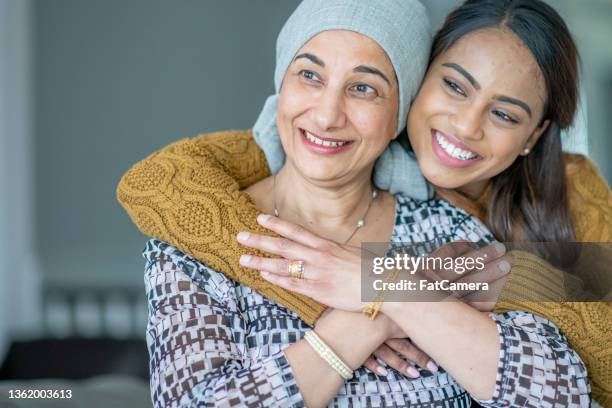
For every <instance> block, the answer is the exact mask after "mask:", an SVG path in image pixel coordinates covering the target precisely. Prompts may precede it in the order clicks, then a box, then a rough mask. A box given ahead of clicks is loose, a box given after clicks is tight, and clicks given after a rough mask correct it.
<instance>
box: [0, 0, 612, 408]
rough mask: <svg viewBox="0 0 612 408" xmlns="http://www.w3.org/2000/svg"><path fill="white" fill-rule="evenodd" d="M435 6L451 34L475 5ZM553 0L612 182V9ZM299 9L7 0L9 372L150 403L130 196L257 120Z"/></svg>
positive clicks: (5, 314)
mask: <svg viewBox="0 0 612 408" xmlns="http://www.w3.org/2000/svg"><path fill="white" fill-rule="evenodd" d="M424 3H425V4H426V5H427V7H428V8H429V10H430V12H431V17H432V20H433V22H434V27H438V26H439V25H440V24H441V22H442V19H443V18H444V16H445V15H446V14H447V13H448V12H449V11H450V10H451V9H452V8H453V7H454V6H456V5H457V4H459V1H457V0H428V1H424ZM549 3H550V4H551V5H553V6H554V7H556V8H557V9H558V10H559V12H560V13H561V14H562V15H563V16H564V17H565V19H566V21H567V23H568V25H569V27H570V29H571V30H572V32H573V34H574V36H575V39H576V41H577V43H578V45H579V49H580V52H581V55H582V64H583V87H584V89H585V90H586V103H587V109H586V112H587V121H588V129H589V149H590V156H591V158H592V159H593V160H594V161H595V162H596V163H597V165H598V166H599V168H600V170H601V172H602V173H603V174H604V176H605V177H606V178H607V180H608V182H610V181H611V180H612V160H610V159H609V158H608V156H610V155H611V154H612V138H611V137H610V134H611V132H612V111H611V108H610V107H611V106H612V47H610V38H612V0H583V1H575V0H550V1H549ZM297 4H298V1H297V0H260V1H252V0H224V1H212V0H211V1H203V0H181V1H180V2H175V1H170V0H0V361H3V360H4V365H3V368H2V371H0V379H3V380H7V381H8V380H12V381H16V380H25V379H32V380H33V379H40V378H69V379H71V380H78V379H83V378H89V377H93V376H96V375H100V374H122V375H127V376H132V377H135V378H140V379H141V380H142V383H143V384H145V387H144V388H143V390H144V392H142V393H140V394H138V396H139V398H141V400H142V399H143V398H145V400H144V401H145V404H146V403H147V402H148V389H147V388H146V382H145V381H146V377H147V366H146V364H147V362H146V357H147V354H146V348H145V345H144V330H145V325H146V315H147V313H146V303H145V300H144V299H145V298H144V286H143V267H144V262H143V259H142V258H141V256H140V253H141V251H142V248H143V246H144V243H145V240H146V238H145V237H144V236H143V235H141V234H140V233H139V232H138V230H137V229H136V228H135V227H134V226H133V225H132V224H131V222H130V220H129V219H128V217H127V215H126V214H125V213H124V212H123V210H122V209H121V207H120V205H119V204H118V203H117V201H116V199H115V187H116V185H117V182H118V181H119V178H120V177H121V175H122V174H123V173H124V172H125V171H126V170H127V169H128V168H129V167H130V166H131V165H132V164H134V163H135V162H137V161H138V160H140V159H142V158H144V157H145V156H147V155H148V154H150V153H151V152H153V151H154V150H157V149H159V148H161V147H162V146H164V145H166V144H168V143H170V142H172V141H173V140H176V139H179V138H183V137H189V136H194V135H196V134H198V133H204V132H209V131H214V130H221V129H231V128H234V129H246V128H250V127H251V126H252V124H253V123H254V121H255V118H256V117H257V114H258V113H259V110H260V108H261V106H262V104H263V101H264V99H265V97H266V96H267V95H268V94H270V93H271V92H272V90H273V69H274V44H275V38H276V35H277V34H278V31H279V30H280V27H281V26H282V24H283V22H284V20H285V19H286V18H287V17H288V15H289V14H290V13H291V11H292V10H293V9H294V8H295V7H296V5H297ZM36 353H38V354H36ZM62 353H64V354H62ZM79 353H80V354H79ZM43 362H44V364H43ZM111 388H112V387H111ZM92 403H93V402H92Z"/></svg>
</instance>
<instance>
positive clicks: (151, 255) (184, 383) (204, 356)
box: [144, 241, 303, 407]
mask: <svg viewBox="0 0 612 408" xmlns="http://www.w3.org/2000/svg"><path fill="white" fill-rule="evenodd" d="M175 251H177V250H176V249H175V248H173V247H171V246H169V245H166V244H164V243H162V242H160V241H150V242H149V243H148V244H147V248H146V250H145V253H144V256H145V259H146V260H147V266H146V271H145V286H146V291H147V298H148V307H149V321H148V325H147V346H148V349H149V357H150V364H149V368H150V374H151V379H150V382H151V398H152V401H153V405H154V406H155V407H167V406H172V407H175V406H181V407H182V406H200V404H202V405H205V406H224V407H244V406H260V405H263V406H275V407H289V406H291V407H293V406H303V400H302V397H301V394H300V392H299V389H298V386H297V383H296V381H295V379H294V377H293V372H292V370H291V366H290V365H289V363H288V361H287V359H286V358H285V355H284V352H283V351H282V350H281V351H278V352H275V353H273V354H271V355H269V356H267V357H263V358H261V357H257V356H251V355H250V354H249V352H248V348H247V344H246V338H247V333H248V331H249V327H248V326H249V325H248V323H247V322H245V320H244V319H243V318H242V316H241V314H240V311H239V309H238V306H237V300H236V296H235V294H234V293H233V284H232V283H231V281H230V280H228V279H227V278H225V277H224V276H223V275H222V274H220V273H217V272H215V271H213V270H210V269H208V268H203V267H202V265H201V264H200V266H197V265H196V264H195V263H189V262H185V261H184V260H181V259H180V258H178V257H176V258H175V257H174V256H173V252H175ZM202 288H203V289H202Z"/></svg>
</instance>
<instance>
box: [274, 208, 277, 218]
mask: <svg viewBox="0 0 612 408" xmlns="http://www.w3.org/2000/svg"><path fill="white" fill-rule="evenodd" d="M274 216H275V217H278V208H276V207H274Z"/></svg>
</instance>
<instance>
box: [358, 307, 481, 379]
mask: <svg viewBox="0 0 612 408" xmlns="http://www.w3.org/2000/svg"><path fill="white" fill-rule="evenodd" d="M485 314H486V315H487V316H489V317H491V315H492V314H491V313H487V312H485ZM379 319H384V320H385V322H384V324H385V326H386V327H387V330H389V331H388V333H389V334H390V336H391V337H390V338H389V339H387V340H386V341H385V342H384V343H383V344H381V346H380V347H378V349H376V351H374V353H373V355H372V356H370V357H369V358H368V359H367V360H366V362H365V363H364V364H363V365H364V367H366V368H368V369H370V371H372V372H373V373H376V374H378V375H380V376H383V377H384V376H386V375H387V374H388V372H387V369H386V368H385V367H383V366H382V365H381V364H379V363H378V361H377V360H376V358H378V359H380V360H382V361H384V362H385V363H386V364H387V365H388V366H389V367H391V368H394V369H395V370H397V371H398V372H400V373H402V374H404V375H406V376H408V377H410V378H418V377H420V373H419V370H417V369H416V368H415V366H419V367H421V368H422V369H424V370H429V371H430V372H431V373H436V372H437V371H438V365H437V364H436V363H435V361H434V360H433V359H432V358H431V357H430V356H429V355H427V354H426V353H425V352H424V351H423V350H421V349H420V348H418V347H417V346H416V345H415V344H413V343H412V341H410V339H409V338H407V337H406V333H404V332H403V331H402V329H401V328H400V327H399V326H397V325H396V324H395V322H393V320H391V319H389V318H388V317H387V316H386V315H384V314H380V315H378V317H377V318H376V319H375V320H379Z"/></svg>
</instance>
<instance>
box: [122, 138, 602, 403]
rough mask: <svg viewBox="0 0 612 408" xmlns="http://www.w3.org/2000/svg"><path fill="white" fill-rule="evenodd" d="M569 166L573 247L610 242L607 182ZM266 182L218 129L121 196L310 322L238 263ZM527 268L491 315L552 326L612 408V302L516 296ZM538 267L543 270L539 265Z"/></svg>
mask: <svg viewBox="0 0 612 408" xmlns="http://www.w3.org/2000/svg"><path fill="white" fill-rule="evenodd" d="M566 169H567V175H568V193H569V196H570V204H571V211H572V216H573V219H574V223H575V227H576V232H577V236H578V240H579V241H582V242H612V192H611V191H610V188H609V186H608V184H607V183H606V182H605V180H603V179H602V177H601V176H600V175H599V173H598V172H597V169H596V168H595V166H594V165H593V164H592V163H591V162H590V161H588V160H586V159H585V158H584V157H582V156H575V155H566ZM269 175H270V173H269V170H268V166H267V162H266V159H265V156H264V154H263V152H262V151H261V150H260V149H259V147H258V146H257V144H256V143H255V141H254V140H253V138H252V134H251V131H227V132H218V133H212V134H206V135H200V136H198V137H196V138H193V139H183V140H180V141H178V142H175V143H173V144H171V145H169V146H167V147H165V148H163V149H162V150H160V151H158V152H156V153H153V154H152V155H151V156H149V157H147V158H146V159H144V160H143V161H141V162H139V163H137V164H136V165H135V166H134V167H132V168H131V169H130V170H129V171H128V172H127V173H126V174H125V175H124V176H123V178H122V179H121V182H120V183H119V186H118V188H117V197H118V199H119V202H120V203H121V204H122V205H123V207H124V208H125V210H126V211H127V212H128V214H129V216H130V217H131V219H132V221H133V222H134V223H135V224H136V225H137V226H138V228H139V229H140V230H141V231H142V232H143V233H144V234H146V235H149V236H152V237H155V238H158V239H161V240H164V241H167V242H168V243H170V244H172V245H174V246H176V247H177V248H179V249H180V250H182V251H183V252H185V253H187V254H190V255H192V256H194V257H195V258H197V259H199V260H200V261H202V262H204V263H206V264H207V265H209V266H210V267H212V268H214V269H216V270H218V271H220V272H223V273H224V274H226V275H227V276H228V277H230V278H232V279H234V280H236V281H238V282H240V283H243V284H245V285H248V286H250V287H252V288H253V289H255V290H257V291H258V292H260V293H261V294H262V295H264V296H267V297H268V298H271V299H273V300H275V301H277V302H278V303H280V304H282V305H284V306H285V307H287V308H288V309H291V310H293V311H295V312H296V313H298V314H299V315H300V317H301V318H302V319H303V320H304V321H306V322H307V323H309V324H313V323H314V322H315V321H316V319H317V318H318V317H319V316H320V315H321V314H322V313H323V311H324V310H325V306H324V305H322V304H319V303H317V302H315V301H313V300H312V299H310V298H308V297H305V296H303V295H299V294H295V293H291V292H288V291H286V290H284V289H282V288H279V287H276V286H273V285H271V284H270V283H268V282H267V281H265V280H263V279H262V278H261V277H260V276H259V274H258V273H257V272H256V271H254V270H251V269H247V268H244V267H242V266H240V264H239V262H238V259H239V257H240V255H241V254H243V253H246V252H249V251H251V253H253V254H257V251H254V250H248V249H246V248H244V247H242V246H240V245H239V244H238V243H237V242H236V239H235V237H236V234H237V233H238V232H239V231H245V230H246V231H254V232H259V233H265V234H270V232H269V231H265V230H263V229H262V228H261V227H260V226H259V225H258V224H257V222H256V216H257V215H258V214H259V213H260V212H261V211H260V210H258V209H257V207H256V206H255V203H254V201H253V200H252V199H251V197H250V196H249V195H248V194H246V193H244V192H242V191H241V190H242V189H244V188H245V187H247V186H249V185H251V184H254V183H255V182H257V181H259V180H261V179H263V178H265V177H267V176H269ZM466 209H467V208H466ZM260 255H261V254H260ZM525 261H526V262H521V261H520V260H519V265H523V266H519V267H517V266H516V265H515V266H514V267H513V272H512V274H511V276H510V279H509V281H508V282H507V284H506V286H505V287H504V291H503V292H502V295H501V297H500V300H499V301H498V303H497V305H496V308H495V311H496V312H503V311H508V310H525V311H529V312H532V313H535V314H538V315H540V316H542V317H544V318H547V319H549V320H551V321H552V322H554V323H555V324H557V326H559V328H560V329H561V330H562V331H563V332H564V333H565V334H566V336H567V337H568V339H569V341H570V344H571V345H572V347H573V348H574V349H575V350H576V351H577V352H578V353H579V354H580V356H581V358H582V359H583V361H584V362H585V364H586V365H587V368H588V372H589V379H590V381H591V386H592V392H593V397H594V398H595V399H596V400H597V401H598V402H600V403H601V404H602V405H603V406H612V331H611V329H610V327H611V326H612V324H611V323H612V304H610V303H594V302H592V303H578V302H525V301H521V300H520V299H521V298H523V297H522V296H521V294H523V293H524V292H525V291H526V290H529V291H533V287H532V285H529V284H528V282H529V279H525V277H528V276H533V272H532V270H533V269H534V264H533V262H531V263H530V261H533V260H528V259H527V260H525ZM515 263H516V260H515ZM537 267H538V269H537V270H538V273H539V274H542V273H544V272H543V270H542V269H545V268H546V266H545V265H543V264H538V266H537ZM540 298H542V297H540Z"/></svg>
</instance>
